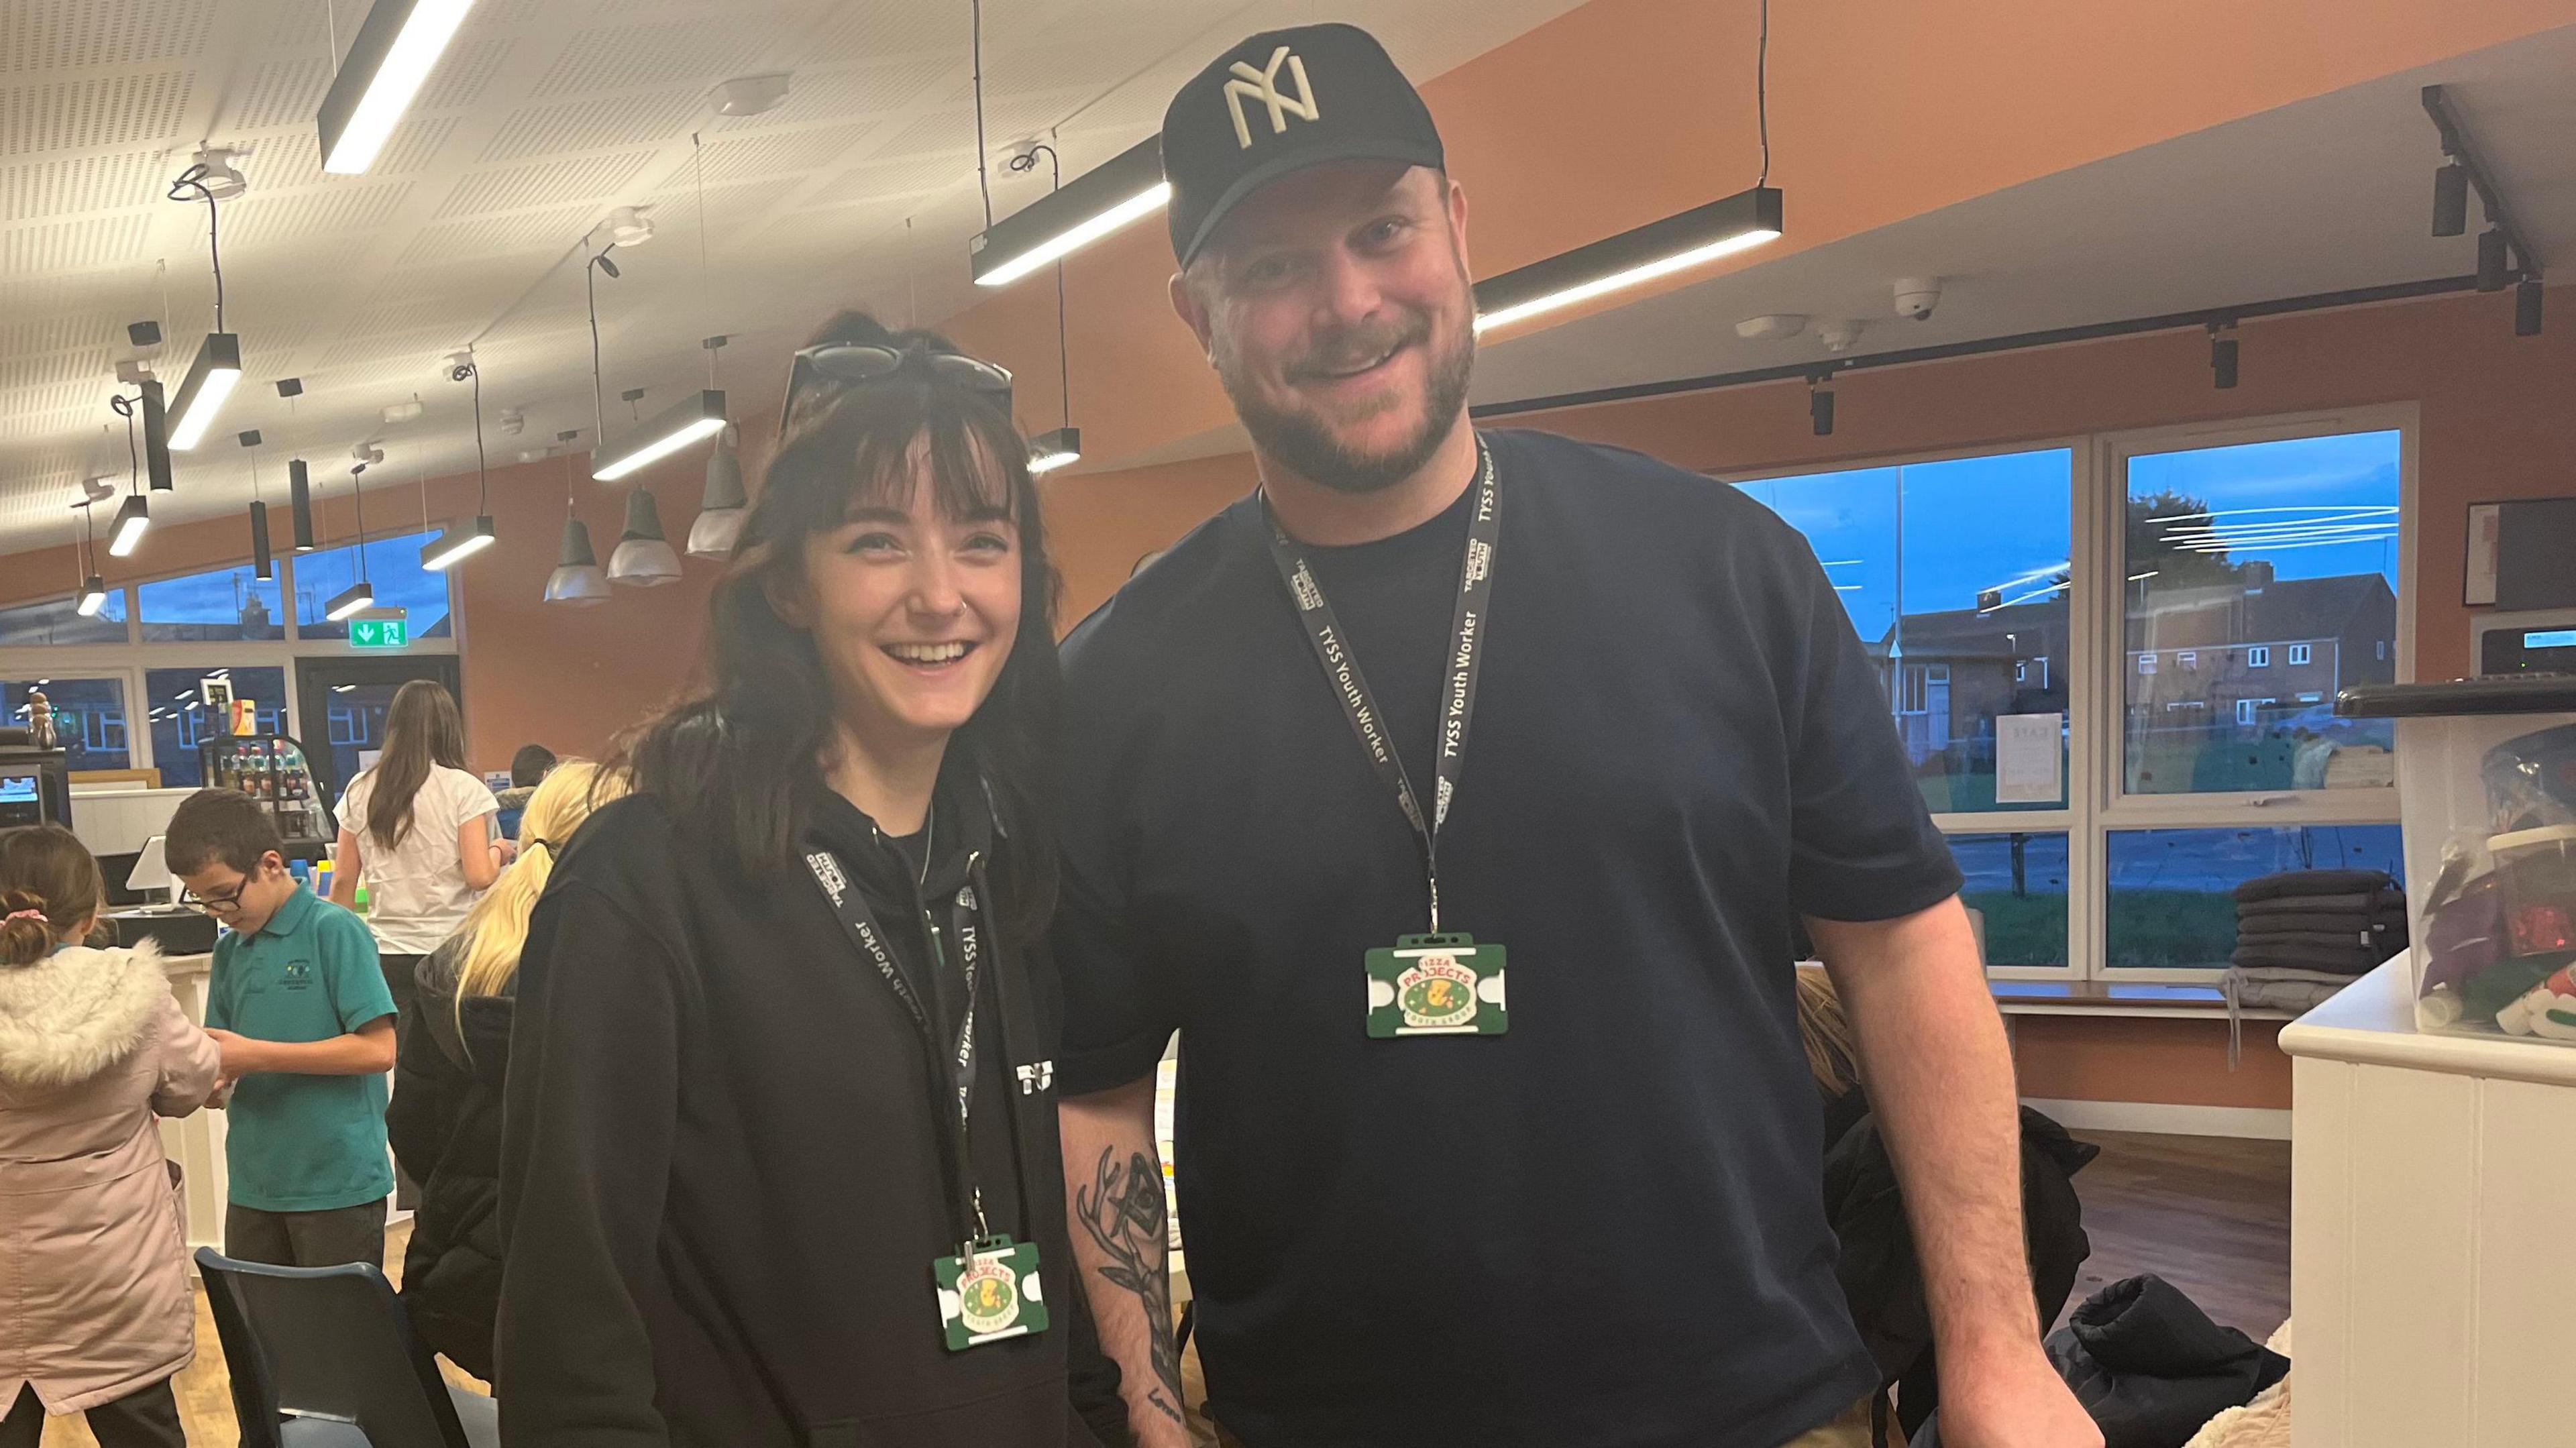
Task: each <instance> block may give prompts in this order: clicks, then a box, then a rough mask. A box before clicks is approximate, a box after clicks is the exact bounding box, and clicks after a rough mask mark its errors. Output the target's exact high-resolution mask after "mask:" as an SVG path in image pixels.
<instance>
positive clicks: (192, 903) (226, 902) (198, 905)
mask: <svg viewBox="0 0 2576 1448" xmlns="http://www.w3.org/2000/svg"><path fill="white" fill-rule="evenodd" d="M249 888H250V881H248V880H244V881H242V882H241V883H240V884H238V885H235V886H234V887H232V888H231V889H229V890H218V891H216V892H215V893H214V894H212V895H200V894H198V893H197V892H196V891H194V890H190V891H187V892H186V893H185V896H184V898H182V899H181V900H180V902H179V903H180V904H182V905H185V906H187V907H188V908H189V909H191V910H194V911H196V912H197V913H199V914H201V915H230V914H232V913H234V912H235V911H237V910H239V909H241V898H242V892H243V891H244V890H247V889H249Z"/></svg>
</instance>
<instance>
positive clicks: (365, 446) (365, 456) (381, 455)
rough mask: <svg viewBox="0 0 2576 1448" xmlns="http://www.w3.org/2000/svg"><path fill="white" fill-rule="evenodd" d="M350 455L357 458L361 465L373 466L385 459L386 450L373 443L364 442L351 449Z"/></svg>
mask: <svg viewBox="0 0 2576 1448" xmlns="http://www.w3.org/2000/svg"><path fill="white" fill-rule="evenodd" d="M349 456H351V457H353V458H356V459H357V460H358V465H359V466H361V467H372V466H374V465H375V464H377V463H380V462H383V461H384V460H385V450H384V449H383V448H380V447H377V446H375V445H374V444H373V443H363V442H362V443H360V444H358V445H357V446H356V447H353V448H351V449H349Z"/></svg>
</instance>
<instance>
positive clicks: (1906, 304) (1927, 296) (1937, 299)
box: [1896, 277, 1941, 322]
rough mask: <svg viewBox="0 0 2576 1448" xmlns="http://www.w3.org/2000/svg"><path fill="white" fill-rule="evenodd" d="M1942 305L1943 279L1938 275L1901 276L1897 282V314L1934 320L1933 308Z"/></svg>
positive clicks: (1922, 320)
mask: <svg viewBox="0 0 2576 1448" xmlns="http://www.w3.org/2000/svg"><path fill="white" fill-rule="evenodd" d="M1939 305H1941V279H1940V278H1938V277H1900V278H1898V279H1897V283H1896V315H1898V316H1900V317H1912V318H1913V319H1914V320H1916V321H1918V322H1928V321H1930V320H1932V309H1933V308H1934V307H1937V306H1939Z"/></svg>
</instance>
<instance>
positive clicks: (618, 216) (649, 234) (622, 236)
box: [607, 206, 653, 246]
mask: <svg viewBox="0 0 2576 1448" xmlns="http://www.w3.org/2000/svg"><path fill="white" fill-rule="evenodd" d="M607 226H608V239H609V240H611V241H613V242H616V243H617V244H618V245H619V246H642V245H643V244H644V243H646V242H648V241H651V240H652V239H653V218H652V217H649V216H647V215H645V214H644V213H643V211H642V210H641V209H640V208H637V207H633V206H621V207H618V208H617V209H616V210H615V211H612V212H610V213H608V222H607Z"/></svg>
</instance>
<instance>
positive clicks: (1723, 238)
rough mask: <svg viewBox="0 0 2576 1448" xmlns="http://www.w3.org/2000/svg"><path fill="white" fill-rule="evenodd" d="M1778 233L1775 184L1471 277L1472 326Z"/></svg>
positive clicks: (1553, 306) (1582, 297) (1588, 295)
mask: <svg viewBox="0 0 2576 1448" xmlns="http://www.w3.org/2000/svg"><path fill="white" fill-rule="evenodd" d="M1779 238H1780V190H1779V188H1778V187H1776V186H1756V187H1754V188H1753V189H1752V190H1750V191H1739V192H1737V193H1735V194H1734V195H1732V196H1727V197H1722V198H1720V199H1718V200H1716V201H1712V202H1710V203H1708V204H1707V205H1705V206H1695V207H1693V208H1691V209H1690V210H1688V211H1682V212H1676V213H1675V214H1673V215H1671V216H1667V217H1665V218H1664V219H1663V220H1661V221H1651V222H1648V223H1647V224H1645V225H1644V226H1639V227H1633V228H1631V229H1629V230H1627V231H1623V232H1620V233H1619V234H1618V235H1616V236H1608V237H1603V238H1602V239H1601V240H1599V241H1596V242H1592V243H1591V244H1589V245H1586V246H1578V247H1576V248H1575V249H1574V250H1572V251H1568V252H1560V253H1558V254H1557V255H1555V256H1552V257H1548V258H1547V259H1545V260H1543V261H1535V262H1532V263H1530V264H1529V265H1528V266H1525V267H1521V268H1518V269H1517V270H1514V271H1508V272H1505V273H1503V274H1502V275H1501V276H1498V277H1489V278H1487V279H1486V280H1484V281H1481V282H1478V283H1476V330H1477V331H1479V332H1483V331H1485V330H1486V329H1488V328H1491V327H1500V326H1504V325H1507V324H1509V323H1512V322H1517V321H1520V320H1521V319H1523V318H1525V317H1534V316H1537V315H1539V314H1540V313H1542V312H1552V311H1555V310H1557V309H1558V308H1560V307H1570V306H1573V305H1575V304H1576V303H1578V302H1586V301H1590V300H1591V299H1592V298H1594V297H1598V296H1605V295H1607V294H1609V293H1611V292H1615V291H1620V290H1623V289H1625V288H1628V287H1633V286H1637V285H1639V284H1641V283H1644V282H1648V281H1652V280H1654V279H1655V278H1656V277H1660V276H1669V275H1671V274H1672V273H1674V272H1677V271H1684V270H1687V269H1689V268H1691V267H1695V266H1698V265H1700V264H1702V263H1704V262H1711V261H1715V260H1717V259H1718V258H1719V257H1722V256H1731V255H1733V254H1735V253H1736V252H1739V251H1746V250H1749V249H1751V248H1753V247H1757V246H1760V245H1762V244H1763V243H1765V242H1770V241H1777V240H1779Z"/></svg>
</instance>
